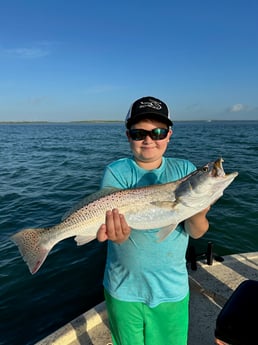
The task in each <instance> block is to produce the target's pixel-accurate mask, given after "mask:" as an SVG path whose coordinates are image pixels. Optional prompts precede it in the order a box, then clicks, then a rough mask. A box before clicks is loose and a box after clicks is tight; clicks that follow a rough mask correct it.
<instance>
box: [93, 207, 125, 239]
mask: <svg viewBox="0 0 258 345" xmlns="http://www.w3.org/2000/svg"><path fill="white" fill-rule="evenodd" d="M130 232H131V229H130V227H129V226H128V224H127V223H126V220H125V217H124V216H123V215H122V214H120V213H119V212H118V210H117V209H113V210H112V211H107V212H106V222H105V224H102V225H101V227H100V228H99V230H98V232H97V239H98V241H99V242H104V241H106V240H110V241H113V242H115V243H117V244H120V243H122V242H124V241H126V240H127V239H128V238H129V236H130Z"/></svg>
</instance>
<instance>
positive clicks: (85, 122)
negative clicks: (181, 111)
mask: <svg viewBox="0 0 258 345" xmlns="http://www.w3.org/2000/svg"><path fill="white" fill-rule="evenodd" d="M173 122H174V123H180V122H182V123H186V122H208V123H212V122H258V120H233V119H232V120H173ZM98 123H124V121H121V120H83V121H0V125H6V124H7V125H19V124H20V125H27V124H28V125H29V124H43V125H44V124H98Z"/></svg>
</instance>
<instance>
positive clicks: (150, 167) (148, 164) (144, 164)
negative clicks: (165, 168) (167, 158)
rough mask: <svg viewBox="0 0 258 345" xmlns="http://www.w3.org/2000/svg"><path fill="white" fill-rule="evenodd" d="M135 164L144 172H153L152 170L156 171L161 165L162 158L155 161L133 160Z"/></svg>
mask: <svg viewBox="0 0 258 345" xmlns="http://www.w3.org/2000/svg"><path fill="white" fill-rule="evenodd" d="M135 161H136V163H137V164H138V165H139V167H141V168H142V169H145V170H154V169H158V168H159V167H160V166H161V164H162V157H161V158H160V159H158V160H156V161H153V162H152V161H150V162H148V161H146V162H144V161H140V160H137V159H135Z"/></svg>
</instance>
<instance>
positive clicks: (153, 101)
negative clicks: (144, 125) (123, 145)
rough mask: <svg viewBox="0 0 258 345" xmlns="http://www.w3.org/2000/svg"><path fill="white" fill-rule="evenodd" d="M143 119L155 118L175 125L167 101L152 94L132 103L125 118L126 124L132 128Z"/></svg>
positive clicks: (169, 124)
mask: <svg viewBox="0 0 258 345" xmlns="http://www.w3.org/2000/svg"><path fill="white" fill-rule="evenodd" d="M143 119H155V120H158V121H161V122H164V123H165V124H167V125H168V126H173V122H172V121H171V120H170V113H169V109H168V106H167V105H166V103H164V102H162V101H161V100H160V99H158V98H155V97H151V96H147V97H142V98H139V99H137V100H136V101H135V102H134V103H133V104H132V105H131V107H130V109H129V111H128V113H127V116H126V119H125V125H126V127H127V128H130V127H131V126H132V125H133V124H135V123H137V122H139V121H140V120H143Z"/></svg>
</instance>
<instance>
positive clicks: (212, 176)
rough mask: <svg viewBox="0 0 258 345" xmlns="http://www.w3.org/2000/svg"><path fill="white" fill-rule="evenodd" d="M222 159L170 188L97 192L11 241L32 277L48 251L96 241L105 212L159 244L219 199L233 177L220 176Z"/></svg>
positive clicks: (232, 174) (176, 182) (170, 184)
mask: <svg viewBox="0 0 258 345" xmlns="http://www.w3.org/2000/svg"><path fill="white" fill-rule="evenodd" d="M222 162H223V160H222V158H220V159H217V160H216V161H215V162H209V163H208V164H206V165H205V166H203V167H201V168H199V169H197V170H195V171H194V172H192V173H191V174H189V175H187V176H186V177H184V178H182V179H179V180H177V181H175V182H170V183H166V184H158V185H152V186H148V187H140V188H133V189H124V190H112V191H110V190H109V191H100V192H97V193H95V194H93V195H91V196H90V197H88V198H86V199H85V200H84V202H83V203H82V204H81V205H80V206H79V207H77V208H74V210H73V211H72V212H71V214H70V215H67V217H66V218H64V220H63V221H61V223H59V224H57V225H55V226H52V227H48V228H39V229H25V230H22V231H20V232H18V233H16V234H15V235H13V236H12V237H11V239H12V241H13V242H14V243H15V244H17V246H18V248H19V251H20V253H21V255H22V257H23V259H24V261H25V262H26V263H27V265H28V267H29V270H30V272H31V273H32V274H34V273H36V272H37V271H38V270H39V268H40V267H41V265H42V264H43V262H44V261H45V259H46V257H47V255H48V253H49V252H50V250H51V249H52V248H53V246H54V245H55V244H56V243H58V242H60V241H62V240H64V239H66V238H68V237H73V236H75V241H76V242H77V245H83V244H85V243H87V242H89V241H91V240H93V239H95V238H96V232H97V230H98V228H99V227H100V225H101V224H103V223H104V222H105V214H106V211H107V210H111V209H114V208H117V209H118V210H119V212H120V213H121V214H123V215H124V216H125V219H126V221H127V223H128V225H129V226H130V227H131V228H133V229H136V230H148V229H159V231H158V232H157V241H162V240H164V239H165V238H166V237H167V236H169V234H170V233H171V232H172V231H173V230H174V229H175V228H176V227H177V225H178V224H179V223H181V222H182V221H184V220H185V219H187V218H189V217H191V216H193V215H194V214H196V213H198V212H200V211H202V210H203V209H205V208H206V207H208V206H209V205H211V204H213V203H214V202H215V201H216V200H217V199H219V198H220V197H221V196H222V194H223V191H224V189H225V188H227V187H228V186H229V184H230V183H231V182H232V181H233V180H234V178H235V177H236V176H237V175H238V173H237V172H233V173H231V174H225V172H224V169H223V166H222Z"/></svg>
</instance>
